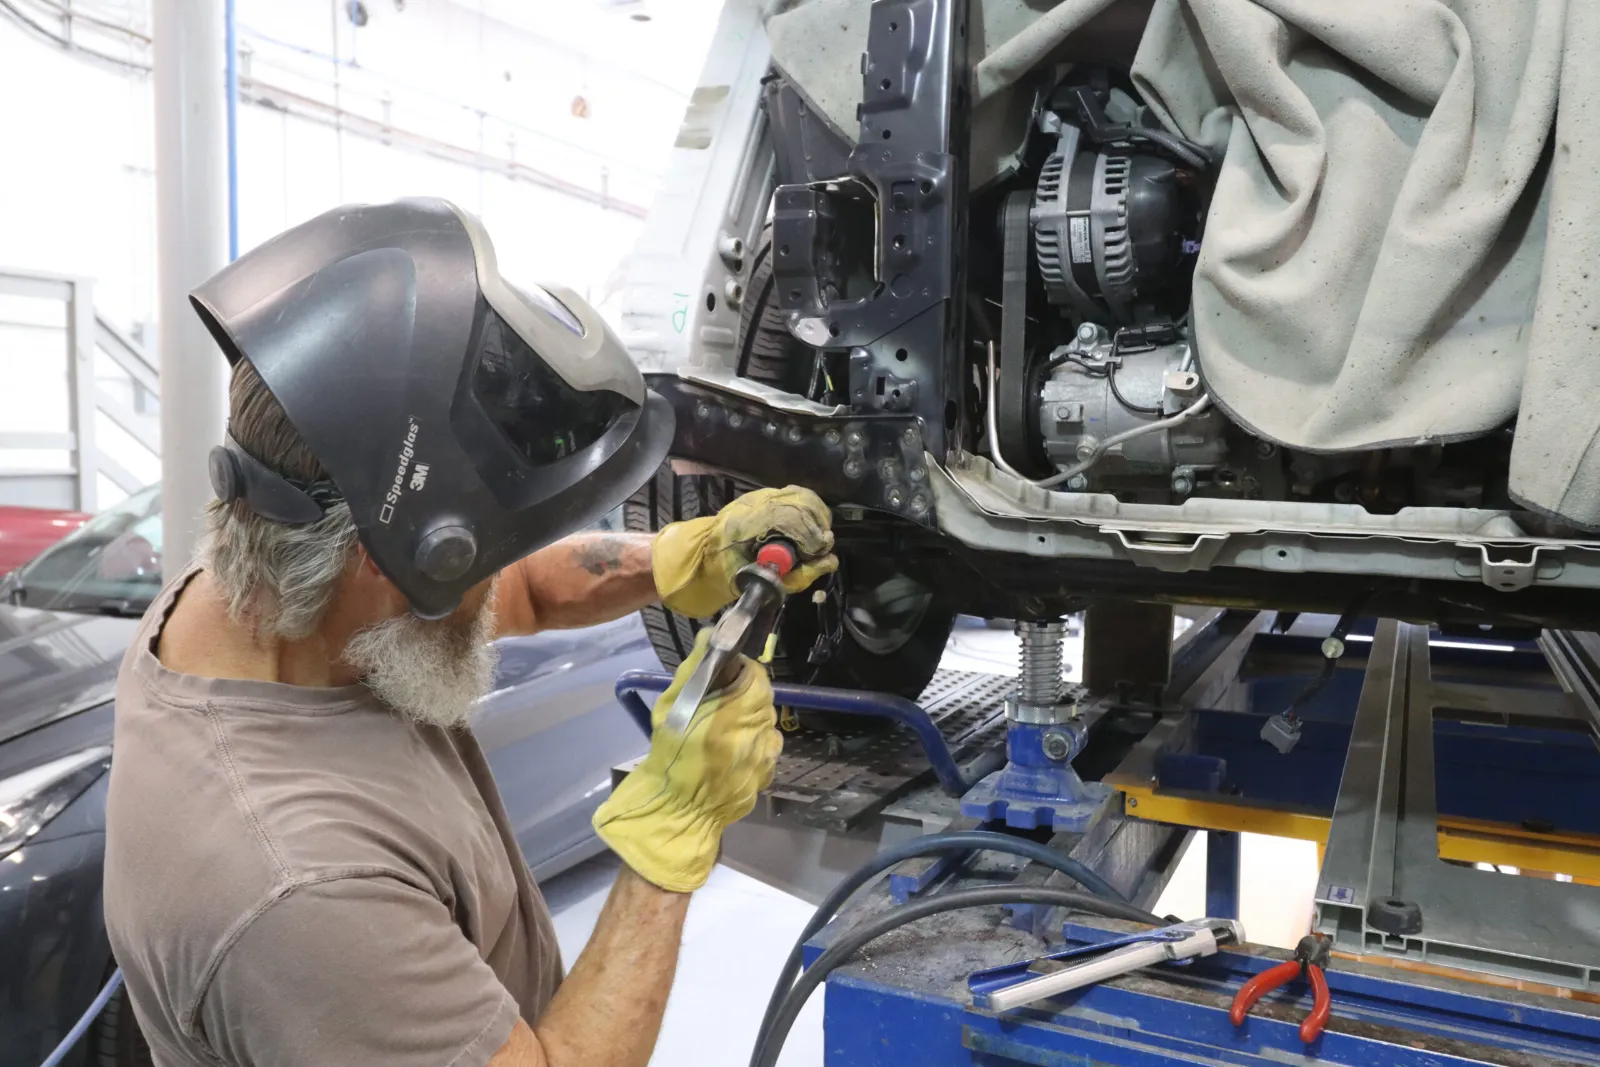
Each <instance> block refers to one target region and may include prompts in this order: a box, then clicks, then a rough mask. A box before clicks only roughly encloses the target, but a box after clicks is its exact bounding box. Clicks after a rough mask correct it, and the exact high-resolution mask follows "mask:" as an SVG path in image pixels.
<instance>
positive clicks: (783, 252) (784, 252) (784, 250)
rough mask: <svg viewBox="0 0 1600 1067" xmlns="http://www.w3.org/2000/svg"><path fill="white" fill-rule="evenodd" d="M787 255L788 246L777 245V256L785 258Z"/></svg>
mask: <svg viewBox="0 0 1600 1067" xmlns="http://www.w3.org/2000/svg"><path fill="white" fill-rule="evenodd" d="M788 254H789V246H788V245H779V246H778V255H780V256H786V255H788Z"/></svg>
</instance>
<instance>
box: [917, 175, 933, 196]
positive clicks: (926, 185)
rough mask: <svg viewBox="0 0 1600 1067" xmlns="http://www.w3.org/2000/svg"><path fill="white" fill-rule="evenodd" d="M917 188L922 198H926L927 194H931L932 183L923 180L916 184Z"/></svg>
mask: <svg viewBox="0 0 1600 1067" xmlns="http://www.w3.org/2000/svg"><path fill="white" fill-rule="evenodd" d="M917 188H918V189H920V190H921V191H922V195H923V196H927V195H928V194H929V193H931V192H933V183H932V182H930V181H929V180H928V179H926V178H924V179H922V180H921V181H920V182H918V183H917Z"/></svg>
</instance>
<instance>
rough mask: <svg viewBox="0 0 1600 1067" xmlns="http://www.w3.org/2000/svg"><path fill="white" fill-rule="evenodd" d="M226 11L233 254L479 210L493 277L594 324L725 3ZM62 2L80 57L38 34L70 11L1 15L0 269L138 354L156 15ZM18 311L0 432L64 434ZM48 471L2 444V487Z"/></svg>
mask: <svg viewBox="0 0 1600 1067" xmlns="http://www.w3.org/2000/svg"><path fill="white" fill-rule="evenodd" d="M216 2H219V3H220V2H221V0H216ZM237 8H238V38H239V46H240V64H239V72H240V83H241V101H240V107H239V123H238V153H239V156H238V158H239V235H240V248H241V250H246V249H249V248H250V247H253V246H254V245H256V244H259V243H260V242H261V241H264V240H266V239H267V238H269V237H271V236H273V235H274V234H276V233H278V232H280V231H281V230H283V229H285V228H287V227H289V226H291V225H293V224H295V223H296V222H299V221H302V220H304V219H306V218H309V217H311V216H312V215H315V214H317V213H318V212H321V211H324V210H326V209H328V208H330V207H333V206H336V205H337V204H340V203H348V202H356V201H379V200H388V199H393V198H395V197H400V196H414V195H434V196H444V197H447V198H449V199H452V200H454V201H456V202H457V203H459V204H461V205H462V206H463V207H465V208H467V209H468V210H471V211H475V212H477V213H479V214H481V215H482V216H483V218H484V220H485V222H486V224H487V225H488V227H489V230H490V232H491V234H493V235H494V237H495V240H496V245H497V251H498V252H499V254H500V258H501V261H502V265H503V267H504V268H505V269H506V271H507V273H508V274H511V275H512V276H513V277H526V278H530V279H535V278H549V279H552V280H558V281H561V282H562V283H564V284H567V285H570V286H572V287H573V288H575V289H577V290H578V291H580V292H583V293H585V294H587V295H588V296H589V298H590V299H591V300H593V301H594V302H596V303H597V304H600V305H601V307H602V309H603V310H606V311H608V312H609V311H611V310H613V307H614V301H613V300H611V299H610V298H611V297H612V296H613V295H614V290H615V288H616V279H617V278H618V277H620V275H619V270H618V268H619V265H620V263H621V261H622V259H623V257H624V256H625V255H626V254H627V252H628V250H629V249H630V248H631V247H632V245H633V243H634V241H635V239H636V236H637V234H638V231H639V227H640V225H641V223H642V216H643V214H644V212H645V211H646V210H647V209H648V207H649V205H650V202H651V199H652V198H653V196H654V191H655V187H656V183H657V181H658V179H659V175H660V171H661V168H662V166H663V165H664V161H665V157H666V153H667V151H668V150H669V149H670V147H671V143H672V140H673V137H674V136H675V134H676V131H677V127H678V124H679V121H680V119H681V116H682V112H683V108H684V105H685V102H686V100H687V98H688V95H689V92H690V91H691V90H692V88H693V83H694V80H695V78H696V76H697V75H698V73H699V68H700V64H701V61H702V58H703V55H704V51H705V48H706V45H707V43H708V41H709V38H710V33H711V30H712V28H713V26H714V24H715V20H716V15H717V11H718V9H719V8H720V2H719V0H698V2H689V0H675V2H673V3H671V4H651V5H650V6H649V7H646V6H645V0H566V2H556V0H538V2H532V3H530V2H525V0H498V2H497V0H455V2H451V0H362V2H360V3H352V2H350V0H238V4H237ZM72 11H73V12H74V13H76V14H77V15H78V16H87V18H83V17H79V18H75V19H73V21H72V25H71V40H72V42H73V45H74V47H75V49H76V50H75V51H74V50H69V49H68V48H65V47H62V46H61V44H59V43H58V42H57V41H56V40H52V38H61V37H64V36H65V35H66V29H67V25H68V24H67V22H66V21H65V20H64V15H65V12H66V8H65V7H64V6H63V5H61V4H59V3H56V2H54V0H5V3H3V4H0V101H3V103H0V265H4V266H6V267H11V268H20V269H24V270H34V271H49V272H55V273H62V274H73V275H84V276H88V277H91V278H93V279H94V280H95V283H96V295H95V303H96V305H97V307H98V309H99V310H100V311H101V312H102V314H104V315H105V316H106V317H107V318H108V319H109V320H110V321H111V322H113V323H115V324H117V325H118V326H120V327H121V328H122V329H124V330H125V331H127V332H129V333H130V334H131V335H132V336H134V337H135V339H140V340H144V341H146V342H147V344H148V345H149V347H150V352H151V355H152V357H154V354H155V352H154V344H153V342H154V340H155V338H156V336H157V334H158V333H159V327H158V326H157V324H156V323H155V319H156V265H155V255H156V248H155V245H156V230H155V174H154V153H155V144H154V119H153V115H152V99H153V92H152V86H151V77H150V74H149V72H148V70H149V63H150V45H149V37H148V35H149V18H150V16H149V4H148V0H74V3H73V5H72ZM634 16H646V17H647V21H638V20H636V19H635V17H634ZM88 19H93V20H96V21H95V22H90V21H88ZM221 91H222V87H221V86H219V87H218V92H219V93H220V92H221ZM29 303H30V302H20V301H6V300H5V298H0V384H3V392H4V396H5V400H6V403H5V404H4V405H3V406H0V433H5V432H17V431H40V432H59V431H61V430H63V429H65V427H66V425H67V419H66V385H65V364H64V338H63V334H62V332H61V324H60V323H57V322H56V321H55V319H54V318H52V311H51V309H49V308H41V307H38V306H28V305H29ZM31 303H32V304H34V305H37V303H38V302H31ZM58 307H59V305H58ZM57 317H59V316H57ZM129 458H130V461H131V462H133V463H141V462H142V461H143V460H144V459H145V457H142V456H140V457H129ZM64 461H65V454H64V453H63V454H62V456H60V457H56V456H47V455H41V454H29V455H25V456H23V455H15V454H10V453H7V452H5V451H3V450H0V476H3V472H4V470H5V469H8V468H17V467H38V466H40V465H46V466H51V465H57V464H58V463H60V462H64ZM145 465H146V466H148V464H145ZM150 469H151V470H152V471H153V470H154V469H155V468H150ZM141 476H143V474H142V473H141ZM150 476H151V477H154V474H153V473H152V474H151V475H150ZM112 499H114V497H113V498H112Z"/></svg>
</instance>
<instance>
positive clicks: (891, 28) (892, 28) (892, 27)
mask: <svg viewBox="0 0 1600 1067" xmlns="http://www.w3.org/2000/svg"><path fill="white" fill-rule="evenodd" d="M899 28H900V24H899V23H898V22H891V23H889V32H890V33H893V32H894V31H896V30H898V29H899Z"/></svg>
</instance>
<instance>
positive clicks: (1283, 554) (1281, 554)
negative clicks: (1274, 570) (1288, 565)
mask: <svg viewBox="0 0 1600 1067" xmlns="http://www.w3.org/2000/svg"><path fill="white" fill-rule="evenodd" d="M1278 558H1279V559H1288V558H1289V550H1288V549H1287V548H1280V549H1278Z"/></svg>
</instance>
